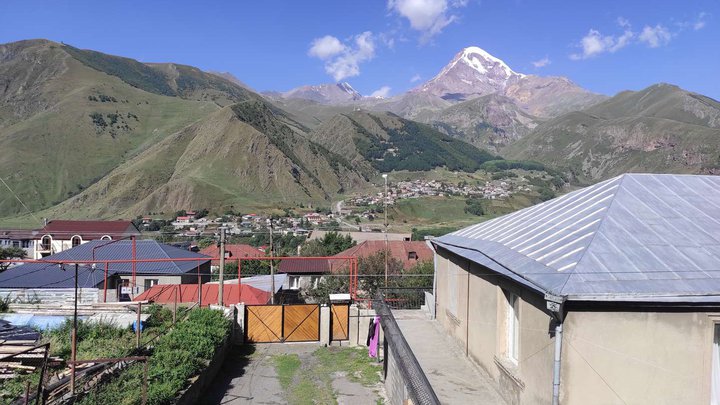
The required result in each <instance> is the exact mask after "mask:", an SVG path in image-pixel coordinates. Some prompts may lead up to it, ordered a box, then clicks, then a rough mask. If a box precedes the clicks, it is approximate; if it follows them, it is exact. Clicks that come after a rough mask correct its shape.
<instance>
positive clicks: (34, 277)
mask: <svg viewBox="0 0 720 405" xmlns="http://www.w3.org/2000/svg"><path fill="white" fill-rule="evenodd" d="M93 250H94V254H93ZM135 257H136V258H137V259H176V258H191V259H195V258H196V259H198V260H197V261H175V262H172V261H169V262H140V263H137V264H136V273H137V274H140V275H142V274H183V273H187V272H191V271H194V270H195V269H197V267H198V265H203V264H205V263H207V262H208V261H209V258H208V257H207V256H204V255H201V254H198V253H194V252H191V251H188V250H183V249H179V248H176V247H173V246H169V245H164V244H162V243H158V242H156V241H154V240H138V241H136V255H135ZM130 259H132V241H130V240H122V241H115V242H113V243H109V241H103V240H95V241H91V242H88V243H85V244H82V245H80V246H76V247H74V248H72V249H68V250H65V251H63V252H60V253H56V254H54V255H50V256H47V257H45V258H43V259H42V260H43V261H44V262H45V263H43V262H38V263H26V264H22V265H19V266H15V267H11V268H9V269H8V270H6V271H4V272H3V273H0V288H68V287H73V286H74V281H73V277H74V269H73V271H72V272H71V271H70V269H71V266H70V265H65V268H66V270H67V271H62V270H61V269H60V267H59V266H58V265H57V264H52V263H47V262H52V261H73V260H77V261H87V260H96V261H98V262H99V263H98V264H97V265H96V269H95V270H92V269H90V268H89V267H88V266H81V267H80V269H79V270H78V275H79V277H78V280H79V282H80V283H81V284H82V285H81V287H88V288H89V287H95V286H96V285H98V284H99V283H102V282H103V280H104V271H105V266H104V265H103V264H102V262H103V261H105V260H130ZM131 273H132V264H131V263H110V264H109V268H108V274H111V275H112V274H131ZM83 280H88V281H87V282H85V281H83ZM93 283H94V284H93Z"/></svg>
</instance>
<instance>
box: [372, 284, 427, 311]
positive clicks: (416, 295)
mask: <svg viewBox="0 0 720 405" xmlns="http://www.w3.org/2000/svg"><path fill="white" fill-rule="evenodd" d="M425 292H430V293H432V287H390V288H380V294H381V295H382V297H383V299H384V301H385V303H386V304H387V305H388V306H389V307H390V308H391V309H420V308H421V307H422V306H423V305H425Z"/></svg>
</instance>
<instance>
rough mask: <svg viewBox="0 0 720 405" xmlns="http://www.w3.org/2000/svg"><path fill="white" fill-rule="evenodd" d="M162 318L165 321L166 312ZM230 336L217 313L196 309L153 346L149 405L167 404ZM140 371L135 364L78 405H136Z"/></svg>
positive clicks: (139, 365)
mask: <svg viewBox="0 0 720 405" xmlns="http://www.w3.org/2000/svg"><path fill="white" fill-rule="evenodd" d="M161 311H163V318H164V319H167V312H169V311H167V310H161ZM229 333H230V322H229V321H228V320H227V319H226V318H225V317H224V316H223V314H222V313H221V312H219V311H214V310H211V309H205V308H203V309H195V310H192V311H190V312H189V314H188V316H187V318H185V319H184V320H182V321H180V322H178V323H177V324H176V325H175V327H174V328H173V329H172V330H171V331H170V332H168V333H167V334H165V335H163V336H161V337H160V338H159V339H158V340H157V341H156V342H155V346H154V349H153V351H152V354H151V357H150V360H149V381H148V385H149V387H148V402H147V403H148V404H155V405H161V404H170V403H172V402H173V401H174V399H175V397H176V396H177V394H178V392H180V390H182V389H183V388H185V387H186V386H187V384H188V379H189V378H190V377H192V376H193V375H195V374H197V373H198V372H200V371H201V370H202V369H203V368H204V367H206V366H207V364H208V361H209V360H210V359H211V358H212V356H213V355H214V353H215V350H216V349H217V347H218V346H219V345H220V344H221V343H222V341H223V339H225V338H226V337H227V336H228V334H229ZM142 378H143V367H142V365H141V364H134V365H132V366H130V367H128V368H127V369H126V370H124V371H123V372H122V373H121V374H120V375H119V376H117V377H115V378H114V379H112V380H110V381H109V382H108V383H106V384H103V385H101V386H100V387H98V388H97V389H95V390H93V391H91V392H90V394H89V395H87V396H85V397H84V398H82V399H81V400H80V401H78V404H83V405H91V404H113V405H131V404H139V403H140V397H141V386H142Z"/></svg>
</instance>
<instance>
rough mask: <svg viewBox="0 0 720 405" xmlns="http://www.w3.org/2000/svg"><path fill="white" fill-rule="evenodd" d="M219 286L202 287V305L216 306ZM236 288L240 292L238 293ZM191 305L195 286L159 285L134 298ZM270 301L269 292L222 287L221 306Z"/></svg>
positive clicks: (194, 299) (248, 288)
mask: <svg viewBox="0 0 720 405" xmlns="http://www.w3.org/2000/svg"><path fill="white" fill-rule="evenodd" d="M219 287H220V285H219V284H203V285H202V305H203V306H208V305H216V304H217V303H218V291H219ZM238 288H240V291H239V293H238ZM176 292H177V302H178V303H179V304H180V303H193V302H197V301H198V286H197V284H159V285H155V286H153V287H151V288H150V289H149V290H147V291H145V292H144V293H142V294H140V295H138V296H137V297H135V299H134V301H150V302H154V303H157V304H172V303H173V302H175V294H176ZM268 301H270V292H268V291H263V290H259V289H257V288H255V287H251V286H249V285H245V284H240V285H238V284H225V285H224V287H223V304H224V305H234V304H238V303H241V302H244V303H245V304H248V305H264V304H267V303H268Z"/></svg>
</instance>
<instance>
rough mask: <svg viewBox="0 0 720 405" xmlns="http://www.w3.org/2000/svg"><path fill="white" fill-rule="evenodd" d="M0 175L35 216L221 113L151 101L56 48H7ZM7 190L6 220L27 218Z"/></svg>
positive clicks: (0, 202) (0, 104)
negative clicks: (14, 216) (18, 215)
mask: <svg viewBox="0 0 720 405" xmlns="http://www.w3.org/2000/svg"><path fill="white" fill-rule="evenodd" d="M0 55H2V56H1V57H0V60H2V63H0V77H3V78H7V79H8V80H9V82H8V83H7V85H6V86H2V89H0V150H2V151H3V153H2V154H0V173H2V175H3V179H4V180H5V181H6V182H7V183H8V185H9V186H10V187H11V188H12V189H13V190H14V192H15V193H16V194H17V195H18V197H19V198H20V199H22V200H23V201H24V202H25V204H27V205H28V206H29V208H30V209H33V210H35V209H42V208H46V207H49V206H51V205H54V204H57V203H59V202H61V201H63V200H65V199H67V198H68V197H71V196H73V195H76V194H78V193H79V192H81V191H82V190H84V189H86V188H87V187H89V186H90V185H92V184H93V183H95V182H96V181H98V180H99V179H101V178H102V177H103V176H105V175H106V174H108V173H109V172H110V171H112V170H113V169H114V168H116V167H117V166H118V165H120V164H121V163H123V162H124V161H127V160H128V159H130V158H132V157H133V156H135V155H137V154H138V153H140V152H141V151H143V150H145V149H147V148H148V147H149V146H150V145H153V144H155V143H157V142H158V141H160V140H162V139H163V138H165V137H166V136H168V135H169V134H172V133H174V132H176V131H178V130H180V129H182V128H183V127H185V126H187V125H189V124H192V123H193V122H195V121H197V120H198V119H200V118H202V117H205V116H207V115H208V114H210V113H212V112H213V111H215V110H217V109H218V107H217V105H216V104H215V103H211V102H206V101H191V100H185V99H181V98H178V97H168V96H163V95H159V94H155V93H150V92H147V91H144V90H142V89H139V88H137V87H133V86H130V85H128V84H127V83H126V82H124V81H122V80H121V79H120V78H118V77H115V76H111V75H108V74H106V73H104V72H101V71H98V70H95V69H92V68H89V67H88V66H86V65H85V64H83V63H81V62H80V61H78V60H77V59H75V58H73V57H72V56H71V55H70V54H69V53H67V52H66V51H65V49H64V47H63V46H62V45H59V44H56V43H53V42H50V41H23V42H21V43H14V44H9V45H2V46H0ZM23 210H24V209H23V208H22V206H21V205H20V203H19V202H18V201H17V199H16V198H15V197H14V196H13V195H12V194H11V193H10V192H9V191H8V190H7V189H6V188H5V187H2V188H0V216H8V215H12V214H16V213H20V212H23Z"/></svg>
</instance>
